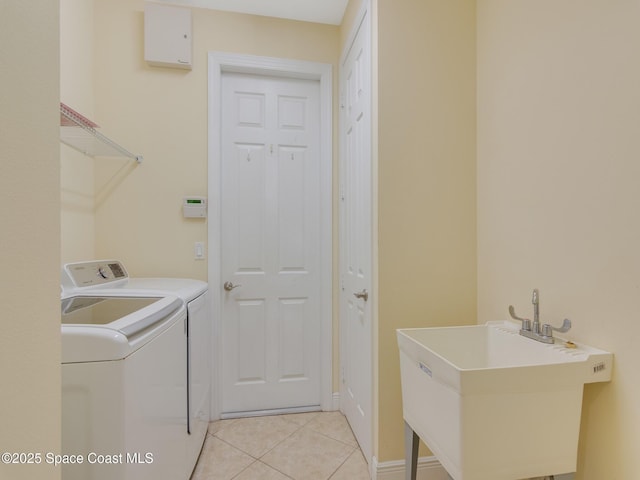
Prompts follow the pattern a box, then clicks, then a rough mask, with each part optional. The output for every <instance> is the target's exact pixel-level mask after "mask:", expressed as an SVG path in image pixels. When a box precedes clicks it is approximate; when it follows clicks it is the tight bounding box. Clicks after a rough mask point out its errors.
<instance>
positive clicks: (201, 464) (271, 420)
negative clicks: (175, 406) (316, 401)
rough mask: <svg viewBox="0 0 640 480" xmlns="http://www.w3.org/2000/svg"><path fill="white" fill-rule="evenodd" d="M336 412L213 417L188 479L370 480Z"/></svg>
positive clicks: (355, 445)
mask: <svg viewBox="0 0 640 480" xmlns="http://www.w3.org/2000/svg"><path fill="white" fill-rule="evenodd" d="M369 478H370V477H369V470H368V467H367V463H366V462H365V460H364V457H363V456H362V453H361V452H360V448H358V444H357V442H356V439H355V437H354V436H353V433H352V432H351V428H349V424H348V423H347V421H346V419H345V417H344V416H343V415H342V414H341V413H340V412H312V413H298V414H291V415H276V416H268V417H253V418H239V419H233V420H220V421H217V422H212V423H211V425H210V426H209V432H208V434H207V437H206V439H205V443H204V446H203V448H202V452H201V453H200V458H199V459H198V464H197V465H196V468H195V470H194V472H193V475H192V476H191V480H291V479H293V480H329V479H330V480H369Z"/></svg>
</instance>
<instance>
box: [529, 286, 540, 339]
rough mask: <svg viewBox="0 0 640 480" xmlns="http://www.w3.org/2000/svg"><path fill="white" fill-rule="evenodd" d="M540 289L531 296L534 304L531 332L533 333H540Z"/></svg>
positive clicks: (535, 290) (535, 289)
mask: <svg viewBox="0 0 640 480" xmlns="http://www.w3.org/2000/svg"><path fill="white" fill-rule="evenodd" d="M539 296H540V294H539V293H538V289H537V288H534V289H533V295H532V296H531V303H533V325H532V327H531V331H532V332H533V333H540V300H539V299H538V297H539Z"/></svg>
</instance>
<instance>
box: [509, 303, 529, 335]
mask: <svg viewBox="0 0 640 480" xmlns="http://www.w3.org/2000/svg"><path fill="white" fill-rule="evenodd" d="M509 315H511V318H513V319H514V320H519V321H521V322H522V330H526V331H528V332H530V331H531V320H529V319H528V318H520V317H518V316H517V315H516V311H515V309H514V308H513V305H509Z"/></svg>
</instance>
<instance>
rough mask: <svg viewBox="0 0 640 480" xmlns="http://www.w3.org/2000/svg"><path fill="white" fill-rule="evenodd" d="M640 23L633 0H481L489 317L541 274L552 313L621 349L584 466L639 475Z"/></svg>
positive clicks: (586, 438)
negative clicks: (639, 213) (639, 214)
mask: <svg viewBox="0 0 640 480" xmlns="http://www.w3.org/2000/svg"><path fill="white" fill-rule="evenodd" d="M638 25H640V4H639V3H638V2H632V1H626V0H610V1H607V2H602V1H598V0H585V1H574V0H542V1H541V0H521V1H518V2H513V1H511V0H483V1H482V2H478V288H479V296H478V299H479V306H478V321H479V322H485V321H487V320H493V319H497V318H504V317H506V314H507V311H506V310H507V305H509V304H514V305H515V307H516V311H519V312H520V314H521V315H526V314H529V315H530V314H531V300H530V299H531V290H532V289H533V288H534V287H537V288H539V289H540V298H541V317H542V320H544V321H548V322H552V323H555V324H558V323H559V322H560V321H561V320H562V318H564V317H565V316H566V317H569V318H571V320H572V321H573V325H574V326H573V328H572V330H571V332H569V334H568V337H569V338H571V339H574V340H576V341H578V342H584V343H587V344H592V345H594V346H597V347H600V348H604V349H608V350H610V351H612V352H614V354H615V365H614V372H613V381H612V382H611V383H610V384H599V385H590V386H587V387H586V388H585V397H584V403H583V420H582V435H581V439H580V450H579V461H578V463H579V465H578V475H577V479H580V480H585V479H586V480H602V479H613V478H617V479H632V478H640V457H638V455H637V450H638V445H639V444H640V407H639V406H640V382H638V371H637V368H638V365H640V349H639V348H638V345H637V341H638V339H640V318H639V317H638V304H639V299H640V295H639V286H640V283H639V280H638V278H639V276H640V253H639V252H640V250H639V248H638V245H640V226H639V225H638V220H637V219H638V205H640V188H638V179H639V178H640V161H639V160H638V159H639V158H640V136H639V135H638V125H639V122H640V116H639V113H638V112H640V88H639V86H640V63H639V62H638V61H637V59H638V45H640V29H639V28H638ZM546 407H548V408H553V406H552V405H548V406H545V405H540V409H541V410H540V412H539V413H540V414H543V412H544V408H546ZM536 413H537V412H530V414H536Z"/></svg>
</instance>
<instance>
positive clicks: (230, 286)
mask: <svg viewBox="0 0 640 480" xmlns="http://www.w3.org/2000/svg"><path fill="white" fill-rule="evenodd" d="M222 286H223V287H224V289H225V290H226V291H227V292H230V291H231V290H233V289H234V288H238V287H241V286H242V285H234V284H233V283H231V282H224V285H222Z"/></svg>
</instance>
